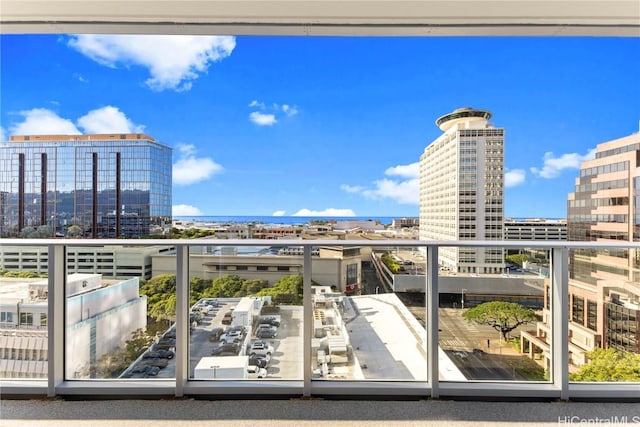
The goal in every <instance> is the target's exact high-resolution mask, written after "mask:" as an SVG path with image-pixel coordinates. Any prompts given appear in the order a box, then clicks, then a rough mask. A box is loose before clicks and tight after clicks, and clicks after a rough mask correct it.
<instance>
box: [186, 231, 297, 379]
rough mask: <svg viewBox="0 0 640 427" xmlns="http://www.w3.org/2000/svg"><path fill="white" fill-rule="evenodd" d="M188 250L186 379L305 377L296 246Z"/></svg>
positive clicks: (216, 245)
mask: <svg viewBox="0 0 640 427" xmlns="http://www.w3.org/2000/svg"><path fill="white" fill-rule="evenodd" d="M222 243H223V242H215V241H213V242H212V243H211V244H209V245H206V246H192V247H191V248H190V257H189V268H190V271H189V285H190V291H189V295H190V300H189V304H190V314H189V315H190V323H191V324H190V335H189V336H190V339H189V378H190V379H193V380H227V381H228V380H245V379H270V380H271V379H283V380H293V379H297V380H300V379H302V376H303V372H302V325H303V320H302V314H303V310H302V272H303V255H302V254H303V251H302V249H301V248H284V247H282V246H277V245H274V246H260V247H258V246H251V247H246V246H226V245H223V244H222Z"/></svg>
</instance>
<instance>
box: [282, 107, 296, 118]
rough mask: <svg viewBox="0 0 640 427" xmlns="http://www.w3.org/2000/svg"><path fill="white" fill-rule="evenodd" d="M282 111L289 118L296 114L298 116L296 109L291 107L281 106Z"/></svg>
mask: <svg viewBox="0 0 640 427" xmlns="http://www.w3.org/2000/svg"><path fill="white" fill-rule="evenodd" d="M282 111H283V112H284V113H285V114H286V115H287V116H289V117H291V116H295V115H296V114H298V108H296V107H293V106H291V105H287V104H283V105H282Z"/></svg>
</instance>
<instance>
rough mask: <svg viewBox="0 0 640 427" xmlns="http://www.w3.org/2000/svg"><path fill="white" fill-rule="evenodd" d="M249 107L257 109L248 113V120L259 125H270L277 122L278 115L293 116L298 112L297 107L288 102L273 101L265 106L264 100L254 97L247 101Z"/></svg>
mask: <svg viewBox="0 0 640 427" xmlns="http://www.w3.org/2000/svg"><path fill="white" fill-rule="evenodd" d="M249 107H250V108H254V109H258V110H259V111H253V112H251V113H250V114H249V120H251V121H252V122H253V123H255V124H257V125H259V126H271V125H274V124H276V123H278V116H281V115H283V114H284V115H285V116H287V117H293V116H295V115H296V114H298V107H296V106H294V105H289V104H282V105H280V104H277V103H275V102H274V103H273V104H271V105H270V106H267V105H266V104H265V103H264V102H261V101H258V100H257V99H254V100H253V101H251V102H250V103H249Z"/></svg>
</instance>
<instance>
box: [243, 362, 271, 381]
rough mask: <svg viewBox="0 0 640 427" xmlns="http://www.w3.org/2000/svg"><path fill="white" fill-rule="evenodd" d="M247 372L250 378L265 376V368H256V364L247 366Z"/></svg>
mask: <svg viewBox="0 0 640 427" xmlns="http://www.w3.org/2000/svg"><path fill="white" fill-rule="evenodd" d="M247 373H248V374H249V378H250V379H252V378H266V377H267V370H266V369H265V368H258V367H257V366H256V365H249V366H247Z"/></svg>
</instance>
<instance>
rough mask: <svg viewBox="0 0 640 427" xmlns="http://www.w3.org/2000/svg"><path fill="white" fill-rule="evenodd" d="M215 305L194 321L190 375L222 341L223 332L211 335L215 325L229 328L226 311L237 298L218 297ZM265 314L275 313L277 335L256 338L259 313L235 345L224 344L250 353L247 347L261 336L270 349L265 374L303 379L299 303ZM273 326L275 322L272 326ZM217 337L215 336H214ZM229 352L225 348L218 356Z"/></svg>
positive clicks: (232, 306)
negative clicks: (201, 360)
mask: <svg viewBox="0 0 640 427" xmlns="http://www.w3.org/2000/svg"><path fill="white" fill-rule="evenodd" d="M217 301H218V307H215V308H214V309H213V310H210V311H209V312H208V313H203V317H202V319H201V320H200V321H199V322H198V323H197V324H194V325H193V326H194V327H192V330H191V335H190V340H189V342H190V351H189V372H190V378H193V377H194V369H195V367H196V366H197V365H198V362H199V361H200V359H201V358H203V357H209V356H212V353H214V350H215V349H217V348H218V347H220V346H223V345H224V342H225V341H224V339H225V335H222V337H215V338H212V331H213V330H214V329H215V328H223V329H224V331H225V332H226V331H228V330H229V328H230V325H224V324H223V323H222V322H223V319H224V317H225V314H226V313H228V312H230V311H231V310H233V309H234V308H235V306H236V305H237V303H238V301H239V299H233V300H227V299H217ZM267 316H275V317H278V319H279V321H280V324H279V326H277V327H276V332H277V334H276V336H275V337H273V338H258V337H256V336H255V332H256V331H257V326H258V325H259V324H260V318H264V317H265V316H261V317H259V318H258V319H257V320H256V321H255V322H254V324H253V325H252V326H251V327H247V328H246V333H245V334H244V335H242V336H241V338H240V341H239V342H238V345H237V346H234V345H231V344H229V345H228V346H227V345H224V346H225V348H229V349H230V348H233V347H237V350H236V351H237V354H239V355H246V356H248V355H249V354H250V352H251V351H250V347H251V345H252V343H254V342H255V341H258V340H261V341H265V342H266V343H268V344H269V345H270V346H271V347H272V348H273V349H272V351H271V355H270V360H269V363H268V365H267V366H266V369H267V377H266V378H272V379H302V375H303V366H302V307H299V306H280V307H279V311H278V312H277V314H269V315H267ZM274 327H275V326H274ZM216 338H218V339H216ZM224 355H231V353H228V352H224V353H222V354H221V355H220V356H221V357H224Z"/></svg>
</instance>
